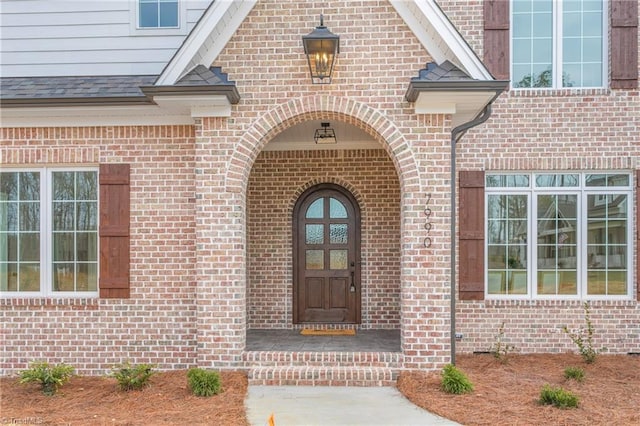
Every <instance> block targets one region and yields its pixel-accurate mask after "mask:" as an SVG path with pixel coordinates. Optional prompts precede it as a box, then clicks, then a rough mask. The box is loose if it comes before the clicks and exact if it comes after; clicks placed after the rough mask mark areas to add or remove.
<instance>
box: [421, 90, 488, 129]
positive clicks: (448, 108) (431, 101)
mask: <svg viewBox="0 0 640 426" xmlns="http://www.w3.org/2000/svg"><path fill="white" fill-rule="evenodd" d="M495 96H496V92H494V91H486V92H451V91H445V90H443V91H427V92H421V93H420V94H419V95H418V99H417V100H416V102H415V112H416V114H453V117H452V127H456V126H458V125H460V124H462V123H466V122H468V121H471V120H473V119H474V118H475V117H477V116H478V114H480V112H481V111H482V110H483V109H484V107H485V106H486V105H487V104H488V103H489V102H491V100H492V99H493V98H494V97H495Z"/></svg>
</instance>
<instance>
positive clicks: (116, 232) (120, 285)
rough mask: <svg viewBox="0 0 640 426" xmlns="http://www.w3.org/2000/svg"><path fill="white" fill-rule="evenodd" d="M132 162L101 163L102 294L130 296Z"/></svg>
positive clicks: (121, 296) (106, 296) (108, 296)
mask: <svg viewBox="0 0 640 426" xmlns="http://www.w3.org/2000/svg"><path fill="white" fill-rule="evenodd" d="M129 212H130V206H129V165H128V164H101V165H100V297H102V298H106V299H114V298H128V297H129Z"/></svg>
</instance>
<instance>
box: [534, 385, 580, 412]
mask: <svg viewBox="0 0 640 426" xmlns="http://www.w3.org/2000/svg"><path fill="white" fill-rule="evenodd" d="M538 402H539V403H540V404H542V405H553V406H554V407H557V408H576V407H577V406H578V402H579V399H578V396H577V395H575V394H574V393H572V392H570V391H568V390H565V389H562V388H553V387H551V386H549V385H544V387H543V388H542V391H540V400H539V401H538Z"/></svg>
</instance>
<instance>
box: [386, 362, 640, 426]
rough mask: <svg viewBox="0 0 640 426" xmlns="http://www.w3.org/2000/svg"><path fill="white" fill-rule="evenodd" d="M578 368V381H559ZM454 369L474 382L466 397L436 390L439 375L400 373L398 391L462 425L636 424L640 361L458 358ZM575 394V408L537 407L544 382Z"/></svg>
mask: <svg viewBox="0 0 640 426" xmlns="http://www.w3.org/2000/svg"><path fill="white" fill-rule="evenodd" d="M570 366H575V367H580V368H583V369H584V371H585V378H584V381H583V382H582V383H578V382H576V381H574V380H567V379H565V378H564V369H565V368H566V367H570ZM456 367H458V368H459V369H460V370H462V371H463V372H464V373H465V374H466V375H467V376H468V377H469V379H470V380H471V382H472V383H473V384H474V391H473V393H471V394H467V395H449V394H446V393H444V392H442V391H441V390H440V382H441V375H440V372H431V373H422V372H411V373H403V374H402V375H401V376H400V378H399V380H398V389H399V390H400V391H401V392H402V393H403V394H404V395H405V396H406V397H407V398H408V399H409V400H411V401H412V402H413V403H414V404H416V405H418V406H420V407H423V408H425V409H427V410H429V411H431V412H434V413H436V414H439V415H441V416H443V417H447V418H449V419H451V420H454V421H457V422H459V423H462V424H464V425H469V426H471V425H498V424H508V425H543V424H544V425H590V426H592V425H640V357H638V356H631V355H599V356H598V358H597V359H596V362H595V363H593V364H585V363H584V362H583V361H582V358H581V357H580V356H579V355H575V354H558V355H549V354H544V355H511V356H509V358H508V360H507V362H506V363H502V362H500V361H498V360H496V359H495V358H494V357H493V356H492V355H459V356H458V357H457V360H456ZM546 383H548V384H550V385H552V386H554V387H556V386H561V387H563V388H565V389H567V390H570V391H572V392H574V393H575V394H577V395H578V396H579V398H580V404H579V407H578V408H575V409H559V408H555V407H551V406H542V405H540V404H538V402H537V400H538V399H539V397H540V390H541V389H542V387H543V386H544V385H545V384H546Z"/></svg>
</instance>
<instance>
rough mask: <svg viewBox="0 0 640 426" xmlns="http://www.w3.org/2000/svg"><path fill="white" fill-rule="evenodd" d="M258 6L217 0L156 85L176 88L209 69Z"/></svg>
mask: <svg viewBox="0 0 640 426" xmlns="http://www.w3.org/2000/svg"><path fill="white" fill-rule="evenodd" d="M256 3H257V0H214V2H213V4H211V6H209V8H208V9H207V10H206V11H205V13H204V15H203V16H202V17H201V18H200V20H199V21H198V23H197V24H196V26H195V27H194V28H193V29H192V30H191V33H189V35H188V36H187V38H186V39H185V41H184V43H183V44H182V46H180V48H179V49H178V51H177V52H176V54H175V55H174V56H173V58H171V60H170V61H169V63H168V64H167V66H166V67H165V68H164V70H162V74H160V76H159V77H158V80H157V81H156V83H155V85H156V86H170V85H173V84H175V83H176V82H177V81H178V80H180V78H181V77H183V76H184V75H185V74H186V73H188V72H189V71H191V70H192V69H193V68H195V67H196V66H197V65H200V64H201V65H204V66H206V67H207V68H208V67H209V66H210V65H211V64H212V63H213V61H214V60H215V58H216V57H217V56H218V55H219V54H220V52H221V51H222V49H224V47H225V46H226V44H227V42H228V41H229V40H230V39H231V37H232V36H233V34H234V33H235V31H236V30H237V29H238V27H239V26H240V24H241V23H242V21H244V19H245V18H246V17H247V15H248V14H249V12H250V11H251V9H253V6H255V4H256Z"/></svg>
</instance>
